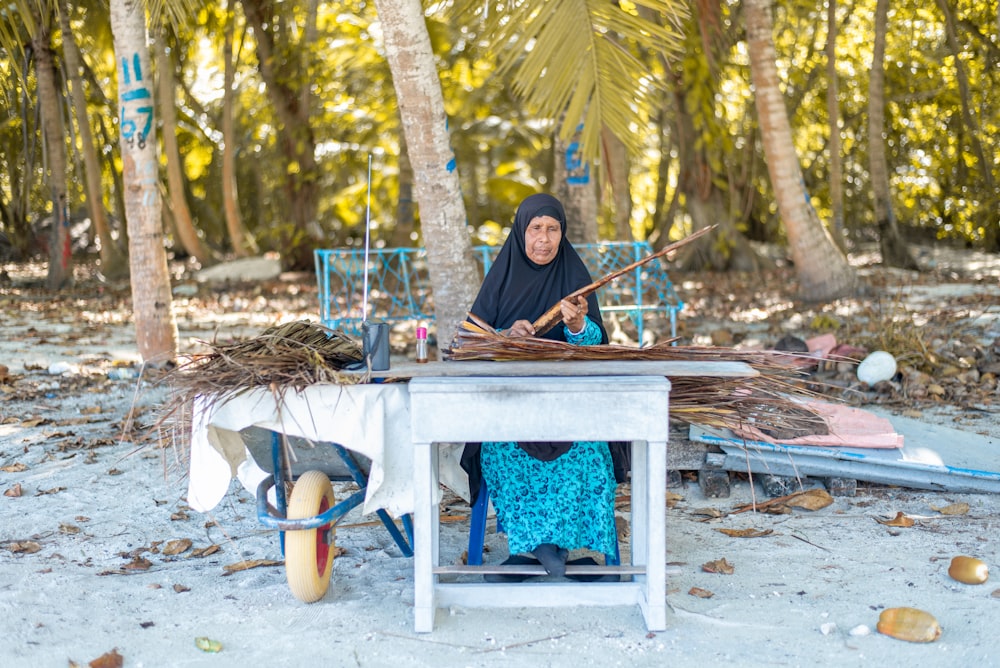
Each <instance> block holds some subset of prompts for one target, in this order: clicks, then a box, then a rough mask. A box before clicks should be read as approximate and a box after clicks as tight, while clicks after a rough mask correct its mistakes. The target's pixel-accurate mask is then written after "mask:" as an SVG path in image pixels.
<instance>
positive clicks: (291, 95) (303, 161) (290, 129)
mask: <svg viewBox="0 0 1000 668" xmlns="http://www.w3.org/2000/svg"><path fill="white" fill-rule="evenodd" d="M243 11H244V13H245V14H246V17H247V21H248V22H249V23H250V25H251V26H253V32H254V38H255V39H256V41H257V61H258V64H259V68H260V75H261V78H262V79H263V80H264V83H265V84H266V85H267V95H268V98H269V99H270V100H271V104H272V106H273V107H274V112H275V115H276V116H277V119H278V124H277V127H276V128H275V130H276V132H277V134H278V145H279V146H280V147H281V151H282V153H283V155H284V157H285V160H286V162H287V163H288V169H286V170H285V185H284V194H285V201H286V202H287V209H288V217H289V218H290V219H291V221H292V223H293V229H291V230H288V231H283V232H282V236H283V244H284V248H283V249H282V262H283V263H284V264H285V265H286V266H287V267H288V268H298V269H305V268H308V267H312V266H313V258H312V246H313V244H314V243H317V242H318V239H317V238H316V234H315V230H316V229H317V221H316V216H317V210H318V207H319V184H320V183H321V182H322V179H321V178H320V175H319V166H318V165H317V163H316V137H315V134H314V133H313V129H312V127H311V126H310V118H309V107H308V106H303V104H302V101H303V100H304V99H307V98H308V90H303V88H305V89H308V88H309V87H310V86H311V84H312V81H311V79H310V77H309V74H308V73H303V72H301V71H300V69H301V68H300V67H299V65H300V62H296V61H295V60H294V59H290V58H283V57H282V55H283V54H282V53H281V49H279V46H281V45H279V44H277V43H276V42H275V34H276V32H275V26H276V25H277V24H276V22H280V21H281V19H280V17H278V16H277V15H276V13H275V6H274V3H272V2H269V1H268V0H243ZM310 18H312V17H310ZM305 34H306V35H310V34H313V33H312V31H311V30H310V29H309V28H308V26H307V29H306V30H305ZM289 48H291V45H289ZM297 48H299V49H312V48H314V46H313V45H311V44H308V43H306V41H305V40H302V42H300V43H299V44H298V47H297ZM293 167H294V168H293ZM301 239H305V240H306V243H304V244H303V243H302V242H301V241H299V240H301Z"/></svg>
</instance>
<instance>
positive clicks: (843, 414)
mask: <svg viewBox="0 0 1000 668" xmlns="http://www.w3.org/2000/svg"><path fill="white" fill-rule="evenodd" d="M803 405H804V406H805V407H807V408H809V409H811V410H813V411H815V412H816V413H817V414H819V416H820V417H822V418H823V421H824V422H826V425H827V429H828V430H829V433H828V434H811V435H808V436H799V437H797V438H789V439H774V438H771V437H770V436H768V435H766V434H764V433H763V432H762V431H760V430H759V429H756V428H754V427H753V426H750V425H747V424H746V423H743V424H738V425H730V427H729V428H730V429H731V430H732V431H733V433H735V434H736V435H737V436H740V437H742V438H746V439H748V440H753V441H763V442H765V443H778V444H782V445H820V446H828V447H830V446H833V447H850V448H902V447H903V436H902V434H897V433H896V430H895V429H894V428H893V426H892V423H891V422H890V421H889V420H887V419H886V418H883V417H879V416H878V415H875V414H873V413H869V412H868V411H866V410H863V409H861V408H852V407H850V406H842V405H840V404H831V403H826V402H822V401H808V400H807V401H804V402H803Z"/></svg>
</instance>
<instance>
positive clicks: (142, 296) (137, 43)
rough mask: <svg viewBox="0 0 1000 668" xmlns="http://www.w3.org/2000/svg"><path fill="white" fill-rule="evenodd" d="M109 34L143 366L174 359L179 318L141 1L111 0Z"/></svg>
mask: <svg viewBox="0 0 1000 668" xmlns="http://www.w3.org/2000/svg"><path fill="white" fill-rule="evenodd" d="M111 32H112V33H113V34H114V42H115V56H116V60H117V62H118V97H119V108H120V109H121V118H120V119H119V120H120V122H119V129H120V132H121V141H120V146H121V156H122V171H123V175H122V177H123V178H122V180H123V182H124V192H125V216H126V223H127V226H128V233H129V234H128V238H129V267H130V269H131V276H132V308H133V311H134V313H135V331H136V343H137V345H138V348H139V354H140V355H141V356H142V359H143V360H144V361H145V362H146V363H147V364H154V365H162V364H167V363H169V362H172V361H173V360H174V359H176V357H177V322H176V320H175V319H174V309H173V301H172V299H171V294H170V273H169V270H168V267H167V254H166V250H165V249H164V245H163V225H162V223H161V221H160V211H161V208H162V203H161V200H160V191H159V185H160V179H159V169H158V165H159V160H158V158H157V150H156V141H155V139H156V136H155V134H153V133H154V131H155V128H156V125H155V123H154V120H155V116H154V104H153V91H152V88H151V86H152V78H151V77H150V61H149V48H148V45H147V43H146V16H145V10H144V5H143V4H142V3H139V2H133V1H131V0H111Z"/></svg>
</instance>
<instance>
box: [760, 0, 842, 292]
mask: <svg viewBox="0 0 1000 668" xmlns="http://www.w3.org/2000/svg"><path fill="white" fill-rule="evenodd" d="M743 9H744V11H745V13H746V23H747V47H748V52H749V54H750V75H751V78H752V80H753V85H754V91H755V95H754V97H755V104H756V107H757V116H758V122H759V123H760V131H761V141H762V143H763V145H764V156H765V158H766V160H767V169H768V174H769V175H770V177H771V187H772V188H773V189H774V194H775V198H776V199H777V203H778V212H779V214H780V216H781V219H782V221H783V222H784V224H785V233H786V234H787V236H788V244H789V247H790V250H791V255H792V261H793V262H794V263H795V272H796V275H797V277H798V279H799V290H800V294H801V296H802V298H803V299H806V300H809V301H826V300H830V299H835V298H838V297H843V296H847V295H848V294H851V293H852V292H853V290H854V288H855V286H856V280H857V279H856V276H855V273H854V270H853V269H852V268H851V266H850V265H849V264H848V262H847V258H846V257H844V254H843V253H841V252H840V249H839V248H837V245H836V244H835V243H834V242H833V239H832V238H831V237H830V234H829V233H828V231H827V230H826V228H825V227H824V226H823V223H822V222H820V219H819V216H818V215H817V214H816V210H815V209H813V207H812V205H811V204H810V203H809V200H808V199H807V196H806V191H805V188H804V186H803V181H802V169H801V167H800V166H799V159H798V155H797V154H796V152H795V144H794V143H793V141H792V128H791V125H790V124H789V122H788V110H787V109H786V108H785V100H784V97H783V96H782V94H781V88H780V87H779V84H778V70H777V67H776V65H775V61H776V59H777V54H776V53H775V50H774V42H773V38H772V32H773V26H772V22H771V6H770V2H769V0H746V1H745V2H744V3H743Z"/></svg>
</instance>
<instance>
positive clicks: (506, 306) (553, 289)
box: [471, 193, 608, 343]
mask: <svg viewBox="0 0 1000 668" xmlns="http://www.w3.org/2000/svg"><path fill="white" fill-rule="evenodd" d="M539 216H551V217H552V218H555V219H556V220H558V221H559V225H560V227H561V228H562V240H561V241H560V242H559V252H558V253H557V254H556V257H555V259H553V260H552V262H549V263H548V264H544V265H543V264H535V263H534V262H532V261H531V260H530V259H528V254H527V252H526V251H525V246H524V235H525V232H526V231H527V229H528V223H530V222H531V220H532V219H533V218H537V217H539ZM592 281H593V279H592V278H591V277H590V272H588V271H587V267H586V266H585V265H584V264H583V260H581V259H580V256H579V255H578V254H577V252H576V250H574V248H573V246H572V245H571V244H570V243H569V241H567V240H566V212H565V210H564V209H563V205H562V203H561V202H560V201H559V200H557V199H556V198H555V197H553V196H552V195H547V194H544V193H539V194H536V195H531V196H530V197H528V198H526V199H525V200H524V201H523V202H521V205H520V206H519V207H518V208H517V214H516V215H515V216H514V227H513V228H512V229H511V231H510V234H508V235H507V240H506V241H505V242H504V245H503V247H502V248H501V249H500V253H499V254H498V255H497V259H496V261H494V263H493V266H491V267H490V270H489V272H488V273H487V274H486V278H485V279H484V280H483V285H482V287H480V288H479V296H477V297H476V301H475V302H474V303H473V304H472V309H471V311H472V313H473V314H474V315H476V316H477V317H479V318H482V319H483V320H485V321H486V322H487V323H489V324H490V326H492V327H494V328H496V329H508V328H509V327H510V326H511V325H513V324H514V321H515V320H528V321H531V322H534V321H535V320H537V319H538V318H539V317H540V316H541V315H542V314H543V313H545V311H547V310H548V309H549V307H551V306H554V305H556V304H558V303H559V300H560V299H562V298H563V297H566V296H567V295H569V294H570V293H571V292H573V291H575V290H578V289H580V288H582V287H583V286H585V285H587V284H589V283H591V282H592ZM587 307H588V308H587V311H588V312H587V316H588V317H589V318H590V319H591V320H593V321H594V322H595V323H597V325H598V327H600V328H601V343H607V342H608V333H607V330H605V329H604V321H603V320H602V319H601V310H600V308H599V307H598V305H597V296H596V295H595V294H593V293H592V294H590V296H588V297H587ZM543 338H546V339H554V340H556V341H565V340H566V335H565V331H564V328H563V327H562V326H558V325H557V326H556V327H553V328H552V329H550V330H549V331H548V332H546V333H545V334H544V337H543Z"/></svg>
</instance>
